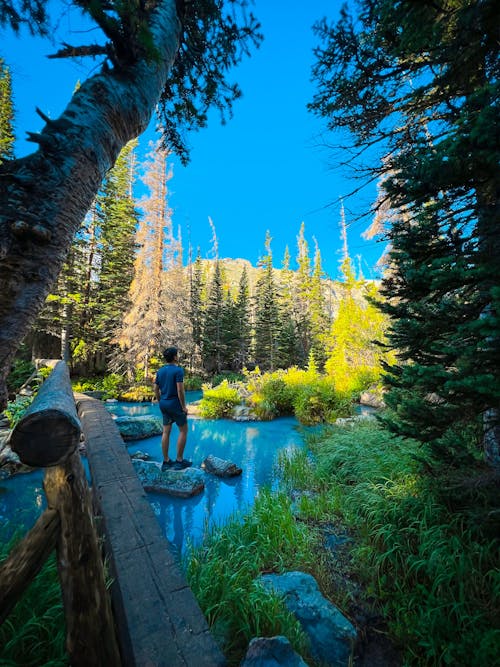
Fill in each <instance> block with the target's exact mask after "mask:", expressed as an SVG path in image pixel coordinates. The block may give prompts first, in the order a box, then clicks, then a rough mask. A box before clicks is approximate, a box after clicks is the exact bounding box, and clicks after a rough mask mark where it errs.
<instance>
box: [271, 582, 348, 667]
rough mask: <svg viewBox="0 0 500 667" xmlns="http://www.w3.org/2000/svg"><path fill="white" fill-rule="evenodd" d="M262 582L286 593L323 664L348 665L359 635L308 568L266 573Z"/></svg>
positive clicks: (312, 648)
mask: <svg viewBox="0 0 500 667" xmlns="http://www.w3.org/2000/svg"><path fill="white" fill-rule="evenodd" d="M259 582H260V583H261V584H262V585H263V586H264V588H265V589H266V590H268V591H269V592H273V593H276V594H278V595H282V596H283V599H284V603H285V606H286V608H287V609H288V610H289V611H291V612H292V613H293V614H294V615H295V617H296V618H297V620H298V621H299V623H300V624H301V626H302V629H303V630H304V632H305V633H306V635H307V636H308V638H309V641H310V650H311V655H312V657H313V658H314V659H315V660H316V661H317V662H319V663H320V664H321V665H325V666H329V667H347V665H348V664H349V659H350V656H351V655H352V653H353V646H354V643H355V641H356V638H357V633H356V628H355V627H354V626H353V624H352V623H351V622H350V621H349V620H348V619H347V618H346V617H345V616H344V615H343V614H342V612H341V611H340V610H339V609H337V607H335V605H333V604H332V603H331V602H330V601H329V600H327V599H326V598H325V597H323V595H322V594H321V592H320V590H319V588H318V584H317V583H316V580H315V579H314V577H312V576H311V575H310V574H306V573H304V572H286V573H285V574H264V575H262V576H261V577H260V578H259Z"/></svg>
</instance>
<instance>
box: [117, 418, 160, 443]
mask: <svg viewBox="0 0 500 667" xmlns="http://www.w3.org/2000/svg"><path fill="white" fill-rule="evenodd" d="M115 424H116V425H117V426H118V430H119V431H120V434H121V436H122V438H123V439H124V440H144V438H151V437H152V436H154V435H161V433H162V431H163V425H162V423H161V419H159V418H158V417H152V416H149V415H144V416H141V417H128V416H127V417H117V418H116V419H115Z"/></svg>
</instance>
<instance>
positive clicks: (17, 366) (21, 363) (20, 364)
mask: <svg viewBox="0 0 500 667" xmlns="http://www.w3.org/2000/svg"><path fill="white" fill-rule="evenodd" d="M34 371H35V366H34V364H33V362H32V361H31V360H28V359H15V360H14V366H13V368H12V370H11V371H10V373H9V375H8V376H7V388H8V389H9V391H14V392H15V391H17V390H18V389H20V388H21V387H22V386H23V384H24V383H25V382H26V380H27V379H28V378H29V377H30V376H31V375H32V374H33V372H34Z"/></svg>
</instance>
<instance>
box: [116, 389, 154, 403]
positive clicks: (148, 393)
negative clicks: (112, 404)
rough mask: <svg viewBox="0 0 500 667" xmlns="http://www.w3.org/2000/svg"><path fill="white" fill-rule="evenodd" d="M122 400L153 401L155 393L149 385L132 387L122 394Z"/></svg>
mask: <svg viewBox="0 0 500 667" xmlns="http://www.w3.org/2000/svg"><path fill="white" fill-rule="evenodd" d="M120 399H121V400H122V401H152V400H153V399H154V391H153V389H152V387H150V386H148V385H140V386H139V387H131V388H130V389H128V390H127V391H125V392H123V393H122V394H120Z"/></svg>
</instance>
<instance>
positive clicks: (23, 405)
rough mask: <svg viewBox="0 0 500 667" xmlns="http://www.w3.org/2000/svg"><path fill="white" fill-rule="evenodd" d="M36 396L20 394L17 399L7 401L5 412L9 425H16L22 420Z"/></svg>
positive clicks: (12, 426)
mask: <svg viewBox="0 0 500 667" xmlns="http://www.w3.org/2000/svg"><path fill="white" fill-rule="evenodd" d="M33 398H34V396H18V397H17V398H16V400H15V401H12V402H11V403H7V407H6V408H5V411H4V414H5V415H6V416H7V419H8V420H9V426H10V427H11V428H14V426H15V425H16V424H17V423H18V422H19V421H20V419H21V418H22V416H23V415H24V413H25V412H26V410H27V408H28V406H29V405H30V404H31V402H32V401H33Z"/></svg>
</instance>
